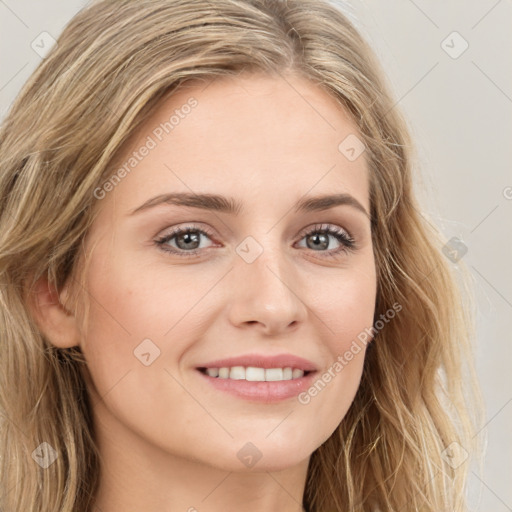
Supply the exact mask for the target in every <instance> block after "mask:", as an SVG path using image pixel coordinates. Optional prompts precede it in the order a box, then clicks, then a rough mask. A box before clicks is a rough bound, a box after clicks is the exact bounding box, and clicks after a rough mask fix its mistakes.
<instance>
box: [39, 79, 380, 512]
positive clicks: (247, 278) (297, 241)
mask: <svg viewBox="0 0 512 512" xmlns="http://www.w3.org/2000/svg"><path fill="white" fill-rule="evenodd" d="M205 85H206V84H205V83H195V84H190V85H189V86H188V87H186V88H183V89H180V90H178V92H176V93H175V94H173V95H172V96H171V97H169V98H167V99H166V100H165V101H164V102H163V103H162V104H161V105H160V106H159V108H158V110H157V111H155V113H153V114H152V115H151V117H150V118H149V119H148V120H147V121H145V123H144V125H143V126H142V127H141V128H140V129H139V131H138V132H137V133H136V136H134V137H133V138H132V139H131V140H130V141H129V144H128V145H127V147H126V152H125V154H123V155H122V158H120V160H119V161H120V162H121V163H123V162H126V161H127V160H128V159H129V158H130V155H132V154H133V152H134V151H138V150H139V148H141V146H143V145H144V144H145V142H147V140H148V139H147V138H148V136H151V137H152V138H153V139H154V141H155V142H156V143H157V144H156V147H154V148H152V149H150V151H149V152H148V153H147V155H146V156H144V158H141V160H140V161H139V162H138V163H137V165H136V166H135V167H134V168H133V170H131V172H130V173H129V174H127V175H126V176H125V177H124V178H123V179H122V180H121V182H120V183H119V184H117V185H116V186H115V187H114V188H113V190H111V191H109V192H108V193H106V194H105V196H104V197H103V198H102V199H101V200H99V201H98V203H97V205H98V208H99V213H98V216H97V217H96V219H95V221H94V224H93V226H92V228H91V230H90V231H89V233H88V235H87V237H86V240H85V247H86V250H89V251H92V257H91V263H90V266H89V269H88V273H87V291H88V292H89V294H90V296H91V297H92V298H93V299H91V305H90V316H89V321H88V323H87V328H86V329H85V332H84V330H83V329H81V328H80V318H79V316H78V315H77V316H74V315H73V314H69V313H68V312H66V311H65V310H64V308H63V307H62V306H60V305H59V304H58V303H57V301H56V300H54V301H52V300H46V301H45V300H42V301H41V305H40V308H39V309H38V313H37V315H38V318H39V323H40V325H41V329H42V330H43V331H44V332H45V334H46V335H47V337H48V338H49V340H50V341H51V342H52V343H54V344H55V345H56V346H60V347H70V346H75V345H80V346H81V347H82V350H83V352H84V354H85V357H86V359H87V362H88V369H89V371H90V379H89V380H88V388H89V391H90V393H91V396H92V401H93V404H94V405H93V411H94V421H95V426H96V432H97V439H98V444H99V447H100V452H101V455H102V471H101V478H100V488H99V492H98V494H97V499H96V510H98V511H101V512H115V511H118V510H123V511H125V512H132V511H133V512H135V511H137V512H139V511H141V510H144V511H145V512H153V511H155V512H156V511H158V512H162V511H169V512H170V511H173V512H175V511H184V512H186V511H189V512H193V511H195V510H197V511H199V512H218V511H226V510H237V509H240V510H244V511H246V512H262V511H265V512H269V511H270V512H271V511H276V512H277V511H279V512H283V511H284V512H298V511H301V510H302V497H303V492H304V487H305V481H306V475H307V467H308V462H309V459H310V456H311V454H312V453H313V452H314V451H315V449H317V448H318V447H319V446H320V445H321V444H322V443H323V442H324V441H325V440H327V439H328V438H329V436H330V435H331V434H332V433H333V431H334V430H335V429H336V427H337V426H338V425H339V423H340V422H341V420H342V419H343V417H344V416H345V414H346V412H347V410H348V408H349V407H350V405H351V403H352V401H353V399H354V396H355V393H356V391H357V389H358V386H359V384H360V378H361V373H362V369H363V362H364V356H365V348H364V347H363V349H362V350H360V351H359V352H358V353H357V354H354V356H353V358H352V359H351V360H350V362H349V363H348V364H346V366H345V367H344V368H343V370H342V371H339V372H337V373H336V374H335V376H334V377H333V378H332V379H331V380H330V382H329V383H328V384H327V385H326V386H325V387H324V388H323V389H322V390H321V391H319V392H318V393H317V394H316V396H314V397H311V399H310V401H309V402H308V403H307V404H304V403H300V402H299V400H298V399H297V396H294V397H291V398H287V399H283V400H279V401H275V402H272V403H263V402H256V401H251V400H247V399H244V398H239V397H235V396H233V395H231V394H228V393H226V392H224V391H220V390H218V389H216V388H215V387H214V386H212V385H210V383H209V382H208V381H207V379H205V378H204V376H203V375H201V374H200V373H199V371H198V370H197V366H198V365H199V364H201V363H203V362H205V361H213V360H215V359H220V358H227V357H234V356H240V355H245V354H267V355H276V354H283V353H287V354H293V355H297V356H300V357H303V358H305V359H307V360H309V361H311V362H312V363H313V364H314V365H315V367H316V368H317V375H318V377H320V375H321V374H323V372H325V371H327V370H328V369H329V368H330V367H331V366H332V364H333V362H334V361H335V360H336V359H337V358H338V356H340V355H342V354H344V353H345V352H346V351H347V350H348V349H349V347H350V346H351V343H352V342H353V341H354V339H356V337H357V336H358V334H360V333H361V332H362V331H363V330H364V329H365V328H368V327H370V326H371V325H372V321H373V314H374V307H375V297H376V272H375V262H374V257H373V248H372V241H371V228H370V220H369V217H368V216H367V215H366V214H365V213H364V212H363V211H361V210H360V209H358V208H356V207H354V206H353V205H350V204H342V205H338V206H335V207H332V208H329V209H324V210H322V211H311V212H295V211H294V205H295V203H296V202H297V201H298V200H300V199H304V197H316V196H320V195H324V194H334V193H339V194H341V193H346V194H350V195H351V196H352V197H353V198H355V199H356V200H357V201H358V202H359V203H360V205H361V206H362V207H363V208H364V209H365V210H366V212H369V211H370V203H369V188H368V168H367V163H366V160H365V155H364V153H363V155H362V156H361V157H359V158H356V159H355V160H353V161H350V159H347V158H346V156H345V155H344V154H343V153H342V152H340V150H339V149H338V146H339V144H340V142H342V141H343V140H344V139H345V137H347V136H348V135H349V134H357V128H356V126H355V124H354V123H353V121H352V120H351V119H350V118H349V116H348V115H347V114H346V113H345V111H344V110H343V109H342V108H341V107H340V106H339V105H338V104H337V103H336V102H335V100H334V99H333V98H332V97H330V96H329V95H328V94H327V93H326V92H325V91H322V90H321V89H319V88H317V87H316V86H315V85H314V84H312V83H311V82H309V81H306V80H305V79H303V78H298V77H295V76H287V77H286V81H285V80H283V79H282V78H280V77H278V78H273V77H267V76H263V75H246V76H244V75H241V76H240V77H237V78H232V79H222V80H218V81H214V82H212V83H210V84H209V85H208V87H205ZM292 86H293V87H292ZM191 97H193V98H195V100H197V105H196V106H195V107H194V108H192V109H191V110H190V112H189V113H188V114H187V115H184V116H183V117H180V119H179V123H178V124H177V125H176V126H174V128H173V129H172V131H171V132H170V133H168V134H166V133H164V134H163V136H162V140H158V139H157V137H156V135H155V132H154V130H155V128H156V127H158V126H159V125H160V123H163V122H165V121H168V120H169V118H170V116H171V115H172V113H173V111H174V110H175V109H180V107H182V105H184V104H186V102H187V100H189V99H190V98H191ZM181 112H183V111H181ZM157 133H159V132H157ZM143 152H144V151H143ZM119 165H121V164H119ZM116 169H117V167H116V168H114V169H113V172H115V170H116ZM171 192H184V193H191V192H194V193H197V194H199V193H210V194H220V195H224V196H230V197H233V198H234V199H235V200H236V201H239V202H241V203H242V205H243V209H242V211H240V212H239V213H238V215H235V214H230V213H226V212H220V211H211V210H202V209H199V208H193V207H190V206H188V207H186V206H178V205H169V204H165V203H164V204H160V205H158V206H154V207H152V208H148V209H145V210H142V211H139V212H137V213H134V214H130V212H132V211H133V210H135V209H136V208H138V207H139V206H141V205H142V204H143V203H145V202H146V201H147V200H148V199H151V198H153V197H154V196H158V195H159V194H163V193H171ZM316 225H322V226H323V227H324V228H325V227H333V228H338V229H340V230H342V232H343V231H344V232H348V234H349V235H351V236H352V238H353V239H354V240H355V249H353V250H343V248H344V245H343V243H342V242H340V241H339V240H338V239H337V238H336V236H334V235H332V234H329V235H325V237H326V238H324V240H325V242H326V243H325V245H324V248H320V247H318V248H316V247H317V246H315V244H314V240H313V239H314V238H315V233H316V234H317V236H321V233H318V231H319V230H318V229H317V230H315V229H314V228H315V226H316ZM188 226H190V227H193V228H195V229H202V230H204V229H206V230H208V232H209V233H211V236H210V235H206V236H205V235H202V234H199V233H197V231H196V232H195V234H196V236H197V237H199V238H198V240H199V243H198V244H197V246H194V248H195V247H199V248H198V249H196V250H197V251H198V252H197V255H195V256H192V257H186V254H185V253H186V252H187V251H188V252H191V251H193V250H194V249H191V248H188V246H187V245H186V243H185V239H184V237H183V235H181V237H180V236H176V237H174V239H172V240H169V241H167V242H166V243H165V244H164V245H163V246H158V245H157V244H156V243H155V240H157V239H161V238H162V237H163V236H164V235H166V234H169V232H170V231H171V229H172V228H174V227H188ZM310 231H312V234H309V235H308V234H307V233H308V232H310ZM247 237H252V238H251V241H250V244H252V245H250V244H249V245H244V243H245V242H247V240H246V239H247ZM242 242H244V243H242ZM190 243H191V242H190V241H189V242H188V244H190ZM237 247H243V248H245V251H246V252H247V251H249V253H250V254H255V253H254V251H259V250H260V249H259V248H261V251H262V252H261V254H259V256H258V257H257V258H256V259H254V261H252V262H250V263H248V262H247V260H246V259H244V257H242V256H241V254H244V253H243V252H237ZM164 248H170V249H174V250H175V251H177V252H178V253H180V254H181V255H180V254H172V253H169V252H165V251H164ZM251 251H252V253H251ZM336 251H338V252H336ZM183 254H185V256H183ZM46 286H47V285H46ZM45 290H46V291H47V293H48V298H50V299H51V298H52V292H51V290H50V291H48V290H47V288H45V284H44V282H42V283H41V289H40V291H41V294H42V295H44V293H46V292H45ZM67 292H68V289H67V287H66V288H64V290H62V292H61V295H60V297H59V299H60V302H61V303H62V304H66V298H67ZM53 297H54V298H56V296H55V292H53ZM146 339H149V340H151V342H150V343H149V344H148V342H145V343H146V345H144V346H143V347H145V349H144V351H143V352H144V354H148V353H149V354H150V355H149V356H148V355H144V356H143V358H142V359H145V360H146V362H149V364H148V365H146V364H144V363H143V362H142V361H141V358H140V357H136V355H135V354H134V350H135V351H137V347H139V346H140V344H141V342H142V341H143V340H146ZM155 347H156V348H155ZM158 351H159V354H158V356H157V357H155V356H156V354H157V352H158ZM148 360H149V361H148ZM247 443H251V444H250V445H248V444H247ZM244 447H245V448H244ZM241 449H245V450H246V451H247V450H249V455H250V456H254V457H255V458H256V457H257V456H258V453H259V454H260V455H261V458H259V460H258V461H257V462H256V463H255V464H254V465H253V466H252V467H248V465H247V463H246V462H244V461H243V460H242V459H243V456H240V453H242V455H243V454H244V453H245V452H240V450H241Z"/></svg>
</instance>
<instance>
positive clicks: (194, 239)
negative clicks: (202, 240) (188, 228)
mask: <svg viewBox="0 0 512 512" xmlns="http://www.w3.org/2000/svg"><path fill="white" fill-rule="evenodd" d="M182 238H183V239H184V240H185V249H190V247H189V246H188V244H190V243H198V241H199V236H198V235H197V234H192V233H184V234H183V235H181V237H178V240H181V239H182ZM193 248H194V249H195V248H196V247H193Z"/></svg>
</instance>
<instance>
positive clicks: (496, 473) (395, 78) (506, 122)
mask: <svg viewBox="0 0 512 512" xmlns="http://www.w3.org/2000/svg"><path fill="white" fill-rule="evenodd" d="M85 4H86V2H85V1H84V0H82V1H79V0H51V1H50V0H46V1H44V2H40V1H35V0H32V1H29V0H0V118H3V117H4V116H5V113H6V111H7V109H8V107H9V105H10V104H11V102H12V101H13V99H14V97H15V96H16V95H17V93H18V91H19V90H20V88H21V86H22V85H23V83H24V82H25V81H26V79H27V78H28V77H29V75H30V73H31V72H32V70H33V69H34V68H35V66H36V65H37V64H38V62H39V61H40V58H41V57H40V56H39V55H38V54H37V53H36V52H35V51H34V50H33V49H32V47H31V43H32V42H33V41H34V40H36V38H37V37H38V36H39V35H40V34H41V33H42V32H48V33H49V34H51V35H52V36H53V37H54V38H57V37H58V36H59V34H60V32H61V30H62V28H63V27H64V25H65V24H66V23H67V22H68V21H69V20H70V19H71V17H72V16H73V15H74V14H75V13H76V12H78V11H79V10H80V9H81V8H82V7H83V6H84V5H85ZM345 6H346V7H345V9H346V12H347V14H348V15H349V16H350V17H351V19H352V20H353V21H354V23H355V24H356V26H357V27H358V28H359V29H360V30H361V31H362V33H363V35H364V36H365V37H366V38H367V39H368V40H369V41H370V43H371V44H372V46H373V47H374V49H375V51H376V52H377V54H378V56H379V58H380V60H381V62H382V64H383V67H384V69H385V70H386V73H387V74H388V77H389V80H390V82H391V84H392V87H393V89H394V93H395V96H396V100H397V101H398V105H397V107H398V108H401V109H402V110H403V112H404V113H405V116H406V118H407V121H408V123H409V126H410V128H411V130H412V133H413V136H414V138H415V140H416V144H417V146H418V153H419V156H420V165H421V173H422V177H423V182H424V183H423V186H424V187H425V188H424V190H425V191H424V192H423V193H421V194H420V198H421V200H422V203H423V205H424V209H425V211H426V212H427V213H428V214H429V215H430V216H431V218H432V219H433V220H434V221H435V222H436V223H437V224H438V225H439V226H440V228H441V229H442V231H443V233H444V234H445V235H446V237H447V239H449V238H451V237H457V238H459V239H460V240H461V241H462V242H463V243H464V244H465V245H466V246H467V248H468V252H467V253H466V254H465V255H464V257H463V260H464V261H465V262H466V264H467V265H468V266H469V268H470V270H471V272H472V275H473V280H474V286H475V290H476V296H477V299H478V305H479V313H478V318H477V322H478V333H479V345H478V350H477V356H476V357H477V367H478V372H479V375H480V378H481V383H482V387H483V390H484V394H485V398H486V402H487V406H486V415H487V425H486V427H485V431H486V432H487V436H488V449H487V456H486V459H485V473H484V475H483V480H480V479H479V478H478V477H477V476H476V475H475V474H472V477H471V481H470V496H471V500H472V509H473V510H474V511H479V512H480V511H482V512H484V511H485V512H487V511H492V512H506V511H512V485H511V484H512V441H511V434H512V403H511V402H512V378H511V374H512V371H511V368H512V349H511V344H510V332H511V331H512V272H510V270H509V268H510V264H511V262H512V258H511V256H512V250H511V249H512V243H511V238H512V237H511V235H512V231H511V226H512V222H511V220H512V172H511V167H510V166H511V158H510V157H511V154H510V153H511V152H510V147H511V145H512V117H511V110H512V66H511V63H512V61H511V52H510V50H511V48H512V35H511V30H510V28H511V21H512V5H511V0H480V1H475V0H472V1H464V0H457V1H450V2H445V1H440V0H431V1H427V0H415V1H413V0H386V1H385V2H384V1H382V0H352V1H350V2H349V1H347V2H345ZM454 31H456V32H458V33H459V34H460V37H459V36H457V35H456V34H455V35H454V34H453V32H454ZM443 41H445V42H444V43H443ZM464 41H466V43H467V44H468V48H467V49H466V50H465V51H464V52H463V53H461V54H460V55H457V54H458V53H460V51H461V50H462V49H463V48H464V46H465V44H466V43H465V42H464ZM447 52H448V53H447ZM449 53H451V55H450V54H449ZM454 57H456V58H454Z"/></svg>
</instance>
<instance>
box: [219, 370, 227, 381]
mask: <svg viewBox="0 0 512 512" xmlns="http://www.w3.org/2000/svg"><path fill="white" fill-rule="evenodd" d="M219 378H220V379H229V368H219Z"/></svg>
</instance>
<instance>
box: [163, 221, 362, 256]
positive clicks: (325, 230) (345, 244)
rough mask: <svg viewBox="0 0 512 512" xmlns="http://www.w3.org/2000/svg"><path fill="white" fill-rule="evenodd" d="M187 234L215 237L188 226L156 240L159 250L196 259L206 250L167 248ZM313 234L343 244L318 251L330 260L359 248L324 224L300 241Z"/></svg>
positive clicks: (317, 225) (334, 229) (205, 231)
mask: <svg viewBox="0 0 512 512" xmlns="http://www.w3.org/2000/svg"><path fill="white" fill-rule="evenodd" d="M187 233H200V234H202V235H205V236H207V237H209V238H212V237H213V233H211V232H209V230H207V229H201V228H198V227H195V226H186V227H184V228H176V229H174V230H173V231H171V232H170V233H168V234H166V235H164V236H162V237H160V238H157V239H156V240H155V244H156V245H157V246H158V248H159V249H160V250H162V251H164V252H166V253H171V254H175V255H177V256H180V257H184V258H190V257H195V256H197V255H198V253H199V252H201V251H202V250H204V249H194V250H192V251H184V250H183V249H179V250H176V249H169V248H166V246H165V244H166V243H167V242H169V241H170V240H172V239H173V238H175V237H177V236H180V235H184V234H187ZM313 233H322V234H326V235H332V236H334V237H335V238H336V239H337V240H338V241H339V242H340V243H341V246H340V247H339V248H338V249H334V250H330V251H318V252H323V253H324V254H325V256H326V257H328V258H336V257H337V256H339V254H340V253H348V252H351V251H354V250H356V248H357V247H356V245H355V240H354V238H353V237H352V236H350V235H349V234H348V232H347V231H345V230H344V229H341V228H339V227H335V226H329V225H325V224H323V225H322V224H316V225H315V226H313V228H311V229H310V230H309V231H307V232H306V233H304V234H303V235H302V236H301V238H300V240H302V239H303V238H305V237H307V236H309V235H311V234H313ZM167 247H168V246H167ZM314 252H317V251H314Z"/></svg>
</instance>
